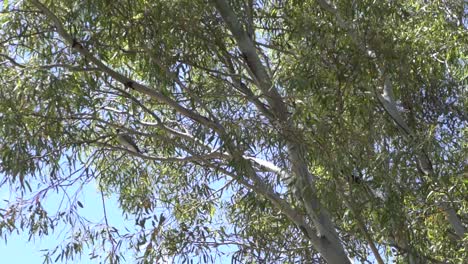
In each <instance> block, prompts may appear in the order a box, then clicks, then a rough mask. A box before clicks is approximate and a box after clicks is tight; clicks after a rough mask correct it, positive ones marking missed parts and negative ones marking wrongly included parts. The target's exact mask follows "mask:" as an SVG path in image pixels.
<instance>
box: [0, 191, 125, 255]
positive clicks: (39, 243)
mask: <svg viewBox="0 0 468 264" xmlns="http://www.w3.org/2000/svg"><path fill="white" fill-rule="evenodd" d="M72 191H75V190H72ZM14 195H15V194H14V193H10V191H9V189H8V188H7V187H6V186H3V187H2V188H0V208H5V205H6V202H5V200H10V201H14V200H15V199H16V197H15V196H14ZM78 197H80V198H79V200H80V201H81V202H82V203H83V205H84V207H83V208H79V212H80V215H83V216H85V217H86V218H88V219H89V220H91V221H93V222H103V210H102V202H101V194H100V192H98V190H97V188H96V186H95V185H94V184H93V183H90V184H87V185H86V186H85V187H84V188H83V192H82V193H81V194H80V195H79V196H78ZM61 198H62V196H61V195H60V194H58V195H57V194H56V193H51V194H49V195H48V198H47V201H46V202H44V204H45V207H46V208H47V207H48V208H47V209H49V208H53V207H57V206H58V204H59V203H60V201H61ZM106 211H107V215H108V220H109V222H110V223H109V224H110V225H113V226H117V227H123V226H125V221H124V219H123V217H122V215H121V213H120V209H119V208H118V206H117V201H116V198H115V197H107V198H106ZM62 228H63V226H61V227H57V228H56V229H55V230H56V232H54V233H50V234H49V236H48V237H42V238H36V239H34V238H32V239H31V241H28V237H29V235H28V233H27V231H25V232H20V234H12V235H10V236H8V237H7V243H5V240H4V239H3V238H2V239H1V241H0V256H1V261H0V262H2V263H18V264H22V263H28V264H36V263H42V262H43V260H44V258H43V257H42V255H43V252H41V251H40V250H41V249H46V248H48V249H53V248H54V247H55V246H56V245H57V244H58V243H60V242H61V241H63V239H64V238H65V235H67V234H66V232H65V231H63V232H60V231H61V230H62ZM98 262H99V260H98V259H94V261H90V260H89V257H88V256H87V255H86V254H84V255H83V256H82V258H81V259H80V260H76V261H74V262H71V261H68V262H66V263H84V264H86V263H98ZM57 263H60V261H59V262H57ZM62 263H65V259H64V261H63V262H62Z"/></svg>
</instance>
